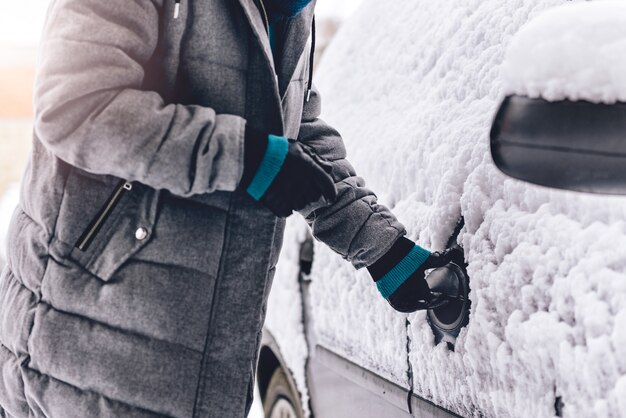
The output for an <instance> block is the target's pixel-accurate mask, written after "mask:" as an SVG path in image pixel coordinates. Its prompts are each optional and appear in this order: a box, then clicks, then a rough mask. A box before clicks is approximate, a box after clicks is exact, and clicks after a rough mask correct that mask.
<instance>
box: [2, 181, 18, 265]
mask: <svg viewBox="0 0 626 418" xmlns="http://www.w3.org/2000/svg"><path fill="white" fill-rule="evenodd" d="M18 200H19V187H18V185H17V184H15V185H12V186H10V187H9V188H8V189H7V191H6V192H5V194H4V195H3V196H0V270H2V266H4V264H5V262H6V256H7V245H8V243H7V234H8V232H9V222H10V221H11V216H12V215H13V210H14V209H15V207H16V206H17V203H18Z"/></svg>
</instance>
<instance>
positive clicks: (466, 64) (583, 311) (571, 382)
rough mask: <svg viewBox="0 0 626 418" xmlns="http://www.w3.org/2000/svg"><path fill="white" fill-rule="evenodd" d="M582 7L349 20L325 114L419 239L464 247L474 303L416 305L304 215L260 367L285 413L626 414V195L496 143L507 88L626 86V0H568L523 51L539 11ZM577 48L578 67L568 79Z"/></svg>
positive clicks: (287, 252) (532, 6)
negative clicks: (565, 177) (506, 165)
mask: <svg viewBox="0 0 626 418" xmlns="http://www.w3.org/2000/svg"><path fill="white" fill-rule="evenodd" d="M566 3H567V5H565V4H566ZM582 3H586V2H566V1H565V0H515V1H499V0H466V1H463V2H460V1H456V0H443V1H436V2H433V1H426V0H418V1H411V2H409V1H404V0H388V1H384V2H381V1H377V0H366V1H365V3H364V5H363V6H362V7H361V8H360V9H359V10H358V11H357V12H356V14H355V15H354V16H353V17H352V18H351V19H350V20H349V21H348V22H347V23H346V24H345V26H343V28H342V29H341V30H340V32H339V34H338V36H337V38H336V39H335V41H334V42H333V43H332V44H331V45H330V46H329V48H328V50H327V52H326V55H325V57H324V60H323V62H322V64H321V68H320V69H319V72H318V74H317V75H316V77H317V84H318V87H319V88H320V91H321V93H322V96H323V102H324V112H323V117H324V118H325V119H326V120H327V121H328V122H330V123H331V124H332V125H334V126H335V127H336V128H337V129H338V130H339V131H340V132H341V133H342V135H343V137H344V141H345V142H346V146H347V148H348V156H349V158H350V160H351V162H352V163H353V165H354V166H355V168H356V170H357V172H358V173H359V174H360V175H361V176H363V177H364V178H365V179H366V181H367V183H368V185H369V186H370V187H371V188H372V189H373V190H375V191H376V192H377V193H378V196H379V200H380V201H382V202H383V203H385V204H386V205H387V206H389V207H390V208H392V209H393V211H394V213H395V214H396V215H397V216H398V217H399V219H400V220H401V221H402V222H403V223H404V224H405V225H406V226H407V229H408V230H409V237H410V238H412V239H414V240H416V241H417V242H418V243H419V244H420V245H422V246H424V247H427V248H431V249H434V250H441V249H444V248H445V247H446V246H450V245H454V244H456V245H460V246H461V247H462V248H463V249H464V252H465V259H466V263H467V273H468V275H469V277H470V287H471V291H470V294H469V299H470V301H471V306H469V304H468V306H466V307H464V308H463V309H460V310H459V311H458V312H457V314H458V315H457V316H455V315H456V314H455V315H452V317H450V318H445V317H442V318H439V319H441V323H440V324H436V323H434V322H433V317H432V315H433V313H432V312H431V313H426V312H418V313H415V314H410V315H403V314H398V313H397V312H395V311H393V310H392V309H391V308H390V307H389V305H388V304H387V303H386V302H385V301H384V300H383V299H382V298H381V297H380V295H379V294H378V293H377V291H376V288H375V286H374V285H373V283H372V280H371V278H370V277H369V275H368V273H367V271H364V270H359V271H355V270H354V269H353V268H352V267H351V266H350V264H349V263H347V262H345V261H344V260H342V259H341V258H340V257H339V256H337V255H336V254H334V253H332V251H331V250H329V249H328V248H326V247H324V246H323V245H322V244H319V243H317V242H314V241H313V240H312V239H311V238H310V236H309V234H308V227H307V225H306V224H305V223H304V221H302V220H301V219H299V218H297V217H292V218H290V219H289V221H288V228H287V233H286V236H285V241H284V247H283V248H284V249H283V254H282V256H281V261H280V262H279V264H278V266H277V272H276V277H275V279H274V283H273V289H272V294H271V297H270V303H269V306H268V312H267V318H266V329H265V331H264V339H263V344H262V348H261V353H260V358H259V367H258V378H257V382H258V385H259V389H260V394H261V397H262V398H263V401H264V408H265V412H266V415H267V416H268V417H283V416H290V417H291V416H293V417H300V416H311V415H315V416H317V417H320V418H333V417H353V416H354V417H361V418H363V417H405V416H406V417H409V416H419V417H427V416H434V417H443V416H456V415H460V416H474V417H552V416H569V417H594V416H597V417H620V416H626V276H625V274H626V198H624V197H619V196H608V195H593V194H584V193H575V192H569V191H563V190H556V189H549V188H544V187H539V186H535V185H532V184H529V183H525V182H522V181H519V180H516V179H513V178H510V177H507V176H506V175H504V174H502V173H501V172H500V171H499V170H498V169H497V167H496V165H495V164H494V162H493V160H492V157H491V154H490V129H491V125H492V121H493V119H494V115H495V114H496V111H497V110H498V108H499V106H500V104H501V102H502V99H503V98H504V97H505V96H507V95H511V94H518V95H519V94H526V95H528V96H529V97H541V96H544V98H546V99H550V100H560V99H571V100H579V99H585V100H588V101H600V102H606V103H607V104H606V105H607V106H611V104H610V103H615V102H624V101H626V97H623V96H622V95H621V93H622V92H623V91H624V90H623V89H624V85H626V84H625V81H624V80H625V78H624V77H625V74H626V67H625V66H624V65H625V63H626V60H624V57H626V22H625V21H624V19H625V17H626V11H624V9H623V8H622V9H620V10H621V11H624V13H612V14H611V13H609V14H607V13H605V14H603V15H602V16H600V17H599V18H598V16H595V15H594V14H593V13H589V14H585V13H580V12H577V13H569V12H567V11H566V12H551V13H552V19H553V21H552V23H553V24H552V25H544V26H542V29H541V30H542V31H543V32H541V31H540V33H536V34H535V36H534V37H530V38H524V39H526V40H528V39H531V40H533V42H532V43H530V44H525V43H524V42H519V43H518V45H517V46H518V47H519V46H520V45H521V47H525V48H526V50H525V52H527V53H526V54H516V53H515V51H514V53H513V55H511V56H507V57H506V60H505V53H506V51H507V48H508V46H509V44H510V43H511V40H512V38H513V36H514V35H515V34H516V33H517V32H518V31H519V30H520V28H521V27H522V26H523V25H524V24H526V23H527V22H528V21H529V20H531V19H533V18H535V17H537V16H539V15H541V14H542V13H543V12H545V11H546V10H547V9H550V8H552V7H554V6H562V7H565V8H566V7H578V6H579V5H580V4H582ZM592 3H595V2H592ZM602 3H607V4H608V3H613V4H617V3H619V2H616V1H605V2H602ZM565 8H564V9H562V10H566V9H565ZM559 13H561V14H560V15H559ZM586 16H587V17H594V16H595V17H594V18H596V20H594V22H595V23H596V27H595V29H593V28H591V29H589V28H588V27H587V26H586V19H587V17H586ZM598 19H599V20H598ZM598 22H599V23H598ZM577 54H580V55H577ZM520 59H522V61H520ZM524 59H525V60H527V61H528V60H530V64H531V65H527V64H529V63H528V62H527V63H524V62H523V60H524ZM505 61H506V64H505V71H504V74H505V75H506V76H503V71H502V70H503V69H502V67H503V62H505ZM568 63H574V64H575V65H576V66H578V67H577V68H579V69H581V71H580V72H578V73H576V74H574V75H573V76H572V78H570V80H572V79H575V80H578V82H577V83H568V82H565V83H563V82H562V81H563V80H560V81H561V83H560V84H559V80H558V77H559V74H561V75H562V72H563V68H567V65H566V64H568ZM540 64H541V65H540ZM574 64H573V65H574ZM522 67H523V68H522ZM522 70H523V71H522ZM553 70H554V71H553ZM551 71H552V72H551ZM594 71H595V72H594ZM598 72H599V73H598ZM598 74H599V76H600V77H595V76H597V75H598ZM537 77H538V78H537ZM577 77H578V78H577ZM542 80H543V81H545V83H543V84H542ZM589 85H591V86H600V87H601V88H600V90H601V91H600V92H599V93H598V91H590V93H589V96H585V93H586V89H585V86H589ZM560 87H562V89H561V90H559V88H560ZM592 90H593V89H592ZM555 92H560V94H556V93H555ZM611 92H613V93H614V94H611ZM615 106H619V105H615ZM601 128H602V127H601V126H599V127H598V129H601ZM625 135H626V134H625ZM461 219H463V220H464V222H463V223H459V220H461ZM465 308H468V309H469V322H468V323H467V325H466V326H464V327H462V328H461V329H460V333H459V334H458V336H457V337H456V338H451V339H450V338H448V339H446V333H447V332H448V331H449V330H448V331H446V330H444V331H445V332H443V333H441V328H445V325H446V324H448V325H450V324H451V323H453V322H454V321H456V320H458V319H461V320H464V318H465V317H464V314H465V310H464V309H465ZM448 313H450V312H448ZM429 315H430V321H429V320H428V319H429V318H428V317H429ZM444 316H445V315H444ZM434 319H437V318H436V317H435V318H434ZM457 325H459V324H457ZM463 325H465V322H463ZM451 328H454V327H451ZM433 330H435V331H437V330H439V331H440V334H437V333H436V332H433ZM457 330H458V329H457ZM452 334H454V332H453V333H452ZM442 336H443V338H442ZM453 337H454V336H453ZM439 341H441V343H438V342H439Z"/></svg>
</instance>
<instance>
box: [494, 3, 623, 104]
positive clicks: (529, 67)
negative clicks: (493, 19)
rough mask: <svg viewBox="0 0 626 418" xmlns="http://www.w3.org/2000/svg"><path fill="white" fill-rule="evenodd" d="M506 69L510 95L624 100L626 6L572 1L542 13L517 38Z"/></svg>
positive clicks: (554, 98)
mask: <svg viewBox="0 0 626 418" xmlns="http://www.w3.org/2000/svg"><path fill="white" fill-rule="evenodd" d="M503 71H504V79H505V89H506V92H507V93H509V94H519V95H525V96H530V97H533V98H537V97H543V98H545V99H548V100H563V99H571V100H581V99H585V100H589V101H593V102H604V103H614V102H616V101H622V102H626V2H624V1H621V0H611V1H602V2H593V3H588V2H586V3H569V4H565V5H562V6H560V7H558V8H555V9H553V10H550V11H548V12H546V13H544V14H542V15H541V16H540V17H539V18H537V19H534V20H533V21H532V22H530V23H529V24H528V25H526V26H525V27H523V28H522V29H521V30H520V32H519V34H518V35H517V36H516V37H515V40H513V42H512V43H511V47H510V48H509V50H508V53H507V55H506V59H505V62H504V64H503Z"/></svg>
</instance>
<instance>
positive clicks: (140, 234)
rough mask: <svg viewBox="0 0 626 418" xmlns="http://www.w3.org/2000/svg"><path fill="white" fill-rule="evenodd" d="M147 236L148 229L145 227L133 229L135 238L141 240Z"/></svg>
mask: <svg viewBox="0 0 626 418" xmlns="http://www.w3.org/2000/svg"><path fill="white" fill-rule="evenodd" d="M147 237H148V231H146V228H138V229H137V230H136V231H135V238H137V239H138V240H139V241H143V240H144V239H146V238H147Z"/></svg>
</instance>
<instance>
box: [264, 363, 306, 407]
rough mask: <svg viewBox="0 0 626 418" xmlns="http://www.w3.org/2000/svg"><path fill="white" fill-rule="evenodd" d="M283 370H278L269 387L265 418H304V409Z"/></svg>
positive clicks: (266, 397) (266, 396)
mask: <svg viewBox="0 0 626 418" xmlns="http://www.w3.org/2000/svg"><path fill="white" fill-rule="evenodd" d="M298 399H299V398H298V396H297V395H296V394H295V391H294V390H292V388H291V386H290V385H289V381H288V380H287V376H286V375H285V372H284V371H283V369H282V368H280V367H279V368H277V369H276V371H275V372H274V374H273V375H272V378H271V379H270V383H269V385H268V387H267V394H266V395H265V402H263V409H264V411H263V412H264V413H265V418H303V417H304V414H303V413H302V408H301V407H300V402H299V400H298Z"/></svg>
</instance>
